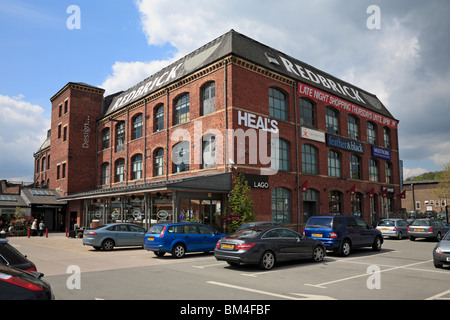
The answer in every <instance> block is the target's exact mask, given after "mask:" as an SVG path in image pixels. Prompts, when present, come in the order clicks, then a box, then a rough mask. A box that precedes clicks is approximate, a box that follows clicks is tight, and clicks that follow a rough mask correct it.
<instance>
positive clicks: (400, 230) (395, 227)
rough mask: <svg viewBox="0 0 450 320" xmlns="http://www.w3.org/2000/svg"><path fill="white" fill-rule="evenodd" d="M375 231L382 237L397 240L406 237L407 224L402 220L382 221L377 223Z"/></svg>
mask: <svg viewBox="0 0 450 320" xmlns="http://www.w3.org/2000/svg"><path fill="white" fill-rule="evenodd" d="M377 229H378V230H380V231H381V234H382V235H383V236H384V237H391V238H397V239H399V240H401V239H403V237H407V236H408V222H406V220H404V219H395V218H393V219H383V220H380V221H379V222H378V225H377Z"/></svg>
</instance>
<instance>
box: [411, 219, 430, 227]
mask: <svg viewBox="0 0 450 320" xmlns="http://www.w3.org/2000/svg"><path fill="white" fill-rule="evenodd" d="M411 225H412V226H431V220H414V221H413V223H411Z"/></svg>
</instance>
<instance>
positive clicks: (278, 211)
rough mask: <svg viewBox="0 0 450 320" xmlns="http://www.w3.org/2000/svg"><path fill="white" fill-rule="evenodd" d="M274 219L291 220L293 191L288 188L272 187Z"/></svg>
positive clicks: (274, 220)
mask: <svg viewBox="0 0 450 320" xmlns="http://www.w3.org/2000/svg"><path fill="white" fill-rule="evenodd" d="M272 221H273V222H277V223H290V222H291V191H290V190H289V189H286V188H281V187H280V188H274V189H272Z"/></svg>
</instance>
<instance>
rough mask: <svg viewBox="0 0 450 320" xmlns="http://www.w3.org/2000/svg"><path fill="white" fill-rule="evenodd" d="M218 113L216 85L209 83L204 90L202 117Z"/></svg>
mask: <svg viewBox="0 0 450 320" xmlns="http://www.w3.org/2000/svg"><path fill="white" fill-rule="evenodd" d="M215 111H216V83H215V82H209V83H207V84H206V85H205V86H204V87H203V88H202V110H201V115H202V116H206V115H208V114H210V113H213V112H215Z"/></svg>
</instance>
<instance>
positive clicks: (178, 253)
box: [172, 243, 186, 259]
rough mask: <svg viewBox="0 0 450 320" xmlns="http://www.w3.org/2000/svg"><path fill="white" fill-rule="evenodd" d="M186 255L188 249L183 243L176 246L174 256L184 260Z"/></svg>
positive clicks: (173, 250)
mask: <svg viewBox="0 0 450 320" xmlns="http://www.w3.org/2000/svg"><path fill="white" fill-rule="evenodd" d="M185 254H186V249H185V247H184V245H182V244H181V243H178V244H176V245H175V246H174V247H173V249H172V255H173V256H174V257H175V258H177V259H180V258H183V257H184V255H185Z"/></svg>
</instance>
